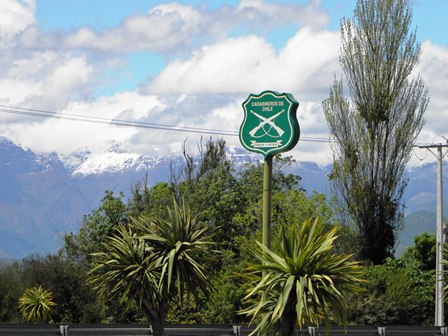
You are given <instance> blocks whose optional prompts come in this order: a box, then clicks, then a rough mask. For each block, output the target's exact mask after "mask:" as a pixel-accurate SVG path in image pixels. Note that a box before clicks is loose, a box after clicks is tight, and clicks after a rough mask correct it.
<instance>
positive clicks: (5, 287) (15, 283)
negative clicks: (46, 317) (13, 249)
mask: <svg viewBox="0 0 448 336" xmlns="http://www.w3.org/2000/svg"><path fill="white" fill-rule="evenodd" d="M21 275H22V272H21V267H20V263H19V262H11V263H9V264H4V265H2V266H1V267H0V322H12V323H17V322H19V321H20V315H19V309H18V306H17V302H18V299H19V297H20V295H21V294H22V293H23V291H24V289H25V288H24V286H23V284H22V277H21Z"/></svg>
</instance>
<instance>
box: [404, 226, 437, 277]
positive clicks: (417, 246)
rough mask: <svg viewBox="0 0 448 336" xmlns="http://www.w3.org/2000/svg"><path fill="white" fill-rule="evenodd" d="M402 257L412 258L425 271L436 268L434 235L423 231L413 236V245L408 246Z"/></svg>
mask: <svg viewBox="0 0 448 336" xmlns="http://www.w3.org/2000/svg"><path fill="white" fill-rule="evenodd" d="M402 258H404V259H409V260H413V261H415V262H417V263H419V264H420V268H421V269H422V270H425V271H430V270H435V269H436V236H435V234H433V233H428V232H423V233H421V234H420V235H417V236H415V237H414V246H411V247H408V248H407V249H406V250H405V251H404V253H403V256H402Z"/></svg>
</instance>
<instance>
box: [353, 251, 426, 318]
mask: <svg viewBox="0 0 448 336" xmlns="http://www.w3.org/2000/svg"><path fill="white" fill-rule="evenodd" d="M420 266H421V265H420V264H419V263H418V262H416V261H415V260H414V261H413V260H407V259H406V258H402V259H401V258H400V259H397V260H393V259H390V258H389V259H386V261H385V263H384V264H382V265H372V266H369V267H367V268H366V270H367V275H366V280H367V284H368V285H367V288H366V289H367V291H366V292H365V293H363V294H362V295H361V296H360V297H359V298H358V299H352V300H349V302H350V305H349V321H350V324H354V325H393V324H400V325H425V324H426V325H429V324H432V323H433V319H434V284H435V277H434V271H431V272H428V271H425V270H422V269H421V268H420Z"/></svg>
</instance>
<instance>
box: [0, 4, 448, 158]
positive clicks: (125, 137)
mask: <svg viewBox="0 0 448 336" xmlns="http://www.w3.org/2000/svg"><path fill="white" fill-rule="evenodd" d="M411 3H412V5H413V27H415V28H416V29H417V39H418V41H419V42H420V43H421V44H422V54H421V58H420V63H419V64H418V66H417V68H416V69H415V70H416V71H415V74H413V75H417V74H419V75H420V76H421V78H422V79H423V80H424V82H425V84H426V86H427V87H428V89H429V96H430V99H431V100H430V104H429V106H428V109H427V112H426V116H425V117H426V124H425V126H424V128H423V130H422V132H421V134H420V136H419V138H418V140H417V142H418V143H419V144H429V143H432V142H433V140H434V139H437V135H445V136H446V135H447V133H448V132H447V130H446V128H447V127H446V123H445V122H442V121H443V120H447V118H448V102H447V101H446V99H445V96H446V87H448V35H447V34H446V31H448V29H447V28H448V24H447V23H446V20H445V17H444V15H445V13H447V12H448V1H446V0H431V1H426V0H425V1H423V0H411ZM354 7H355V0H321V1H319V0H296V1H287V0H272V1H269V0H241V1H235V0H228V1H224V0H218V1H201V0H194V1H193V0H191V1H184V0H181V1H171V2H170V1H149V2H148V1H144V0H134V1H126V2H125V1H121V0H95V1H87V0H77V1H70V0H67V1H60V0H0V30H1V32H2V34H0V40H1V41H0V42H1V43H0V45H1V48H2V50H1V51H2V52H1V56H0V64H1V67H0V69H1V70H0V72H1V76H0V105H2V106H1V108H0V110H1V111H0V112H2V113H0V135H2V136H7V137H9V138H10V139H11V140H13V141H15V142H16V143H20V144H23V145H25V146H27V147H29V148H31V149H32V150H34V151H36V152H57V153H61V154H70V153H72V152H75V151H79V150H86V149H87V150H90V151H91V152H93V153H100V152H101V151H103V150H104V149H105V148H106V146H107V143H108V140H111V139H112V140H119V141H120V142H121V143H122V144H123V147H125V148H126V149H127V150H128V151H129V152H132V153H140V154H154V155H169V154H171V153H173V152H178V151H180V150H181V148H182V144H183V143H184V141H185V139H186V138H187V139H188V143H189V144H191V147H192V148H195V147H196V144H197V143H198V142H199V139H200V136H201V134H210V135H212V136H213V137H221V136H222V137H224V139H225V140H226V141H227V142H228V143H229V144H230V145H239V140H238V137H237V136H236V135H237V130H238V129H239V127H240V124H241V122H242V118H243V109H242V106H241V104H242V102H243V101H244V100H245V99H246V98H247V97H248V95H249V94H250V93H259V92H261V91H264V90H274V91H278V92H288V93H291V94H292V95H293V96H294V97H295V99H296V100H297V101H298V102H299V104H300V105H299V108H298V110H297V116H298V121H299V124H300V128H301V140H300V141H299V143H298V145H297V146H296V148H295V149H294V150H292V151H291V152H289V153H290V154H291V155H293V157H294V158H295V159H296V160H299V161H314V162H317V163H319V164H327V163H329V162H331V160H332V154H331V146H329V135H328V128H327V125H326V121H325V118H324V116H323V112H322V105H321V102H322V101H323V100H324V99H326V98H327V97H328V95H329V89H330V86H331V84H332V82H333V79H334V78H335V76H336V78H339V77H341V76H342V70H341V68H340V66H339V60H338V56H339V52H340V40H339V25H340V20H341V19H342V18H343V17H346V18H351V17H352V16H353V9H354ZM79 121H83V122H79ZM86 121H87V122H86ZM123 125H125V126H132V127H118V126H123ZM414 159H415V160H414V161H413V162H414V163H418V160H417V159H416V156H415V157H414ZM427 160H431V161H432V159H431V158H427ZM428 162H430V161H428Z"/></svg>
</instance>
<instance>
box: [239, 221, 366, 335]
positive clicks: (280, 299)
mask: <svg viewBox="0 0 448 336" xmlns="http://www.w3.org/2000/svg"><path fill="white" fill-rule="evenodd" d="M280 236H281V240H280V246H279V247H278V252H274V251H273V250H270V249H269V248H267V247H266V246H264V245H262V244H260V243H258V242H257V243H258V247H259V248H258V249H255V250H254V252H253V255H254V257H255V258H256V260H257V261H258V262H259V263H257V264H250V265H249V266H248V267H247V271H248V272H249V273H248V275H245V276H248V277H249V279H250V280H251V282H252V284H253V287H252V288H251V289H250V291H249V293H248V294H247V296H246V300H248V302H249V303H250V307H249V308H247V309H245V310H244V311H243V313H244V314H246V315H248V316H251V317H252V322H256V324H257V326H256V329H255V331H254V332H253V333H258V334H261V335H267V334H268V333H269V332H273V333H274V334H275V335H294V328H295V326H296V325H298V326H299V327H303V326H304V325H306V324H307V323H311V324H315V325H318V324H319V323H320V322H321V321H322V320H325V321H326V324H327V325H328V322H329V320H330V318H331V317H332V316H333V314H334V317H335V318H336V319H338V320H340V321H342V322H344V323H345V322H346V309H345V299H344V294H345V293H358V292H360V291H362V288H361V287H360V283H361V282H362V280H361V277H362V270H361V266H360V265H359V264H358V263H357V262H354V261H350V260H349V259H350V256H349V255H339V254H334V253H333V249H334V241H335V239H336V238H337V237H336V229H332V230H330V231H327V232H324V226H323V225H322V224H321V223H320V222H319V221H318V220H315V221H312V220H307V221H305V222H303V223H295V224H292V225H291V227H290V228H286V229H282V230H281V233H280ZM261 271H262V272H263V274H262V275H261V274H260V272H261Z"/></svg>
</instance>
